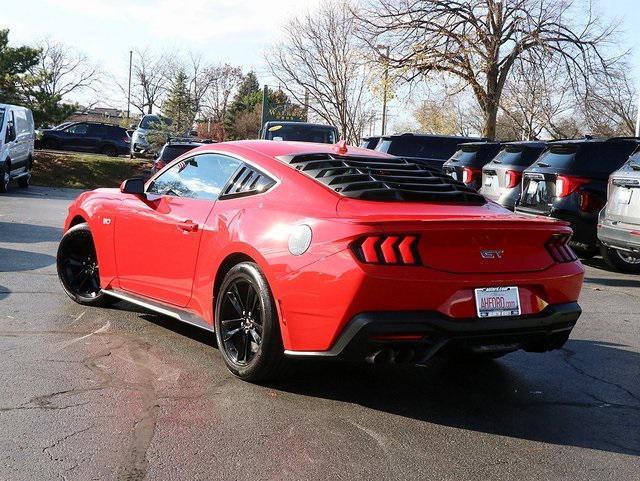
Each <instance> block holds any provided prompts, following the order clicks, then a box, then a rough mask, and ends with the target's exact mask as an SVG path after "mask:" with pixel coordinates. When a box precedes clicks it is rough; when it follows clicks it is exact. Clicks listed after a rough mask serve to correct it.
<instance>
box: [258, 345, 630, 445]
mask: <svg viewBox="0 0 640 481" xmlns="http://www.w3.org/2000/svg"><path fill="white" fill-rule="evenodd" d="M624 347H625V346H619V345H615V344H607V343H601V342H594V341H585V340H571V341H569V342H567V344H566V345H565V347H564V348H563V349H562V350H561V351H555V352H554V353H547V354H528V353H516V354H512V355H511V356H514V359H518V358H519V359H524V360H525V361H524V362H521V363H515V364H514V363H512V362H509V357H510V356H508V357H507V358H504V359H503V360H496V361H488V362H476V363H475V364H470V363H468V362H467V363H455V362H453V361H451V360H450V361H448V362H447V361H445V360H443V359H436V360H434V362H433V363H432V364H431V365H430V366H428V367H426V368H401V367H400V366H397V367H393V366H389V367H387V366H368V365H359V364H339V365H338V364H334V363H323V364H319V363H317V362H316V363H309V364H308V365H306V366H304V372H303V373H299V375H297V376H294V377H292V378H290V379H287V380H283V381H280V382H278V383H274V384H273V385H272V386H271V387H272V388H277V389H280V390H282V391H287V392H291V393H296V394H301V395H305V396H313V397H320V398H325V399H331V400H337V401H341V402H347V403H354V404H359V405H361V406H364V407H367V408H370V409H374V410H378V411H383V412H387V413H390V414H395V415H398V416H403V417H408V418H412V419H415V420H417V421H422V422H428V423H434V424H439V425H443V426H450V427H455V428H460V429H467V430H471V431H479V432H483V433H490V434H496V435H500V436H508V437H514V438H521V439H528V440H535V441H540V442H545V443H553V444H559V445H571V446H579V447H585V448H590V449H599V450H603V451H614V452H618V453H624V454H634V455H640V438H639V437H638V436H632V437H630V436H629V433H630V432H636V433H637V432H638V429H640V392H637V393H634V392H633V391H632V389H637V377H636V376H637V369H636V373H635V374H634V373H633V370H634V369H633V368H631V369H629V367H630V366H636V367H637V366H640V354H639V353H637V352H632V351H629V350H627V349H624ZM516 356H518V357H516ZM528 359H530V361H529V360H528ZM541 366H542V369H541ZM592 373H595V374H592ZM625 385H626V386H633V387H631V388H629V387H625ZM543 391H544V392H543ZM621 418H622V419H625V422H620V419H621Z"/></svg>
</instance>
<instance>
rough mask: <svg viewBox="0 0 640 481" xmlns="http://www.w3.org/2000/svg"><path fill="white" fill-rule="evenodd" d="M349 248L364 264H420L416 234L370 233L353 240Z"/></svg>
mask: <svg viewBox="0 0 640 481" xmlns="http://www.w3.org/2000/svg"><path fill="white" fill-rule="evenodd" d="M351 250H352V251H353V253H354V254H355V256H356V257H357V258H358V260H359V261H360V262H364V263H365V264H388V265H403V266H416V265H419V264H420V258H419V256H418V236H417V235H401V234H398V235H371V236H367V237H364V238H362V239H359V240H357V241H356V242H354V243H353V244H352V245H351Z"/></svg>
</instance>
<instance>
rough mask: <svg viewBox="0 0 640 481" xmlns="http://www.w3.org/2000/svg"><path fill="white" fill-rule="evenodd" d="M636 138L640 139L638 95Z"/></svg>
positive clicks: (639, 104)
mask: <svg viewBox="0 0 640 481" xmlns="http://www.w3.org/2000/svg"><path fill="white" fill-rule="evenodd" d="M636 137H640V94H638V113H637V114H636Z"/></svg>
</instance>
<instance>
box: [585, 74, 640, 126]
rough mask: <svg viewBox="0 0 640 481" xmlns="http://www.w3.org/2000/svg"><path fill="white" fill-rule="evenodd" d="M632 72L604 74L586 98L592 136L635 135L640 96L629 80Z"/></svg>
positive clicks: (595, 82)
mask: <svg viewBox="0 0 640 481" xmlns="http://www.w3.org/2000/svg"><path fill="white" fill-rule="evenodd" d="M629 71H630V68H629V67H628V66H627V65H621V66H620V68H619V69H616V70H615V71H609V72H600V74H599V75H597V76H595V77H594V79H593V82H592V85H591V87H590V88H589V89H587V91H586V92H585V95H584V97H583V99H582V100H583V108H584V116H585V118H586V121H587V123H588V125H589V128H590V133H593V134H596V135H605V136H609V135H629V136H632V135H635V122H636V115H637V112H638V110H637V108H638V104H637V102H638V100H637V99H638V92H637V90H636V88H635V86H634V85H635V82H634V81H633V80H632V79H631V78H630V77H629V74H628V72H629Z"/></svg>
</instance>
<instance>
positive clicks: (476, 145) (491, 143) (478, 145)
mask: <svg viewBox="0 0 640 481" xmlns="http://www.w3.org/2000/svg"><path fill="white" fill-rule="evenodd" d="M500 145H502V144H501V143H500V142H496V141H493V140H485V141H481V142H464V143H462V144H460V148H464V147H474V148H475V149H476V150H482V149H485V148H487V149H489V148H497V147H500Z"/></svg>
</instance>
